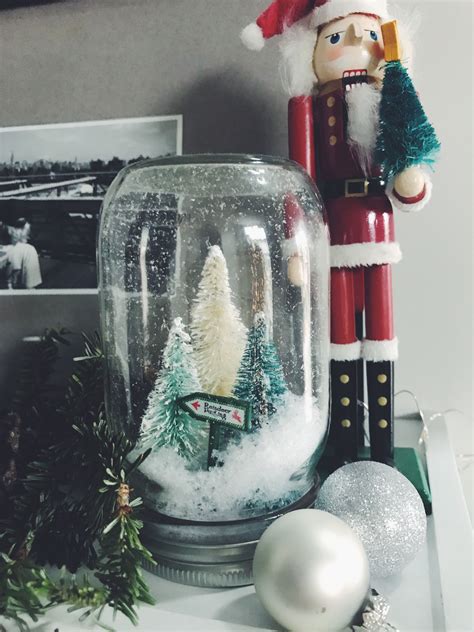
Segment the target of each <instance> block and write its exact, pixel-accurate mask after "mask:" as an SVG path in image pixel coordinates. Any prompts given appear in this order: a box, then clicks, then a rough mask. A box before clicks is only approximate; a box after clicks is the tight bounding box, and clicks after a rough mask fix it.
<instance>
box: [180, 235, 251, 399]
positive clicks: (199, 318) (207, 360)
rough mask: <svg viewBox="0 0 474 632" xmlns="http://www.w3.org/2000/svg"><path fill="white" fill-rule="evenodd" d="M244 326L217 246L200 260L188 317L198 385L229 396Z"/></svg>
mask: <svg viewBox="0 0 474 632" xmlns="http://www.w3.org/2000/svg"><path fill="white" fill-rule="evenodd" d="M246 333H247V332H246V328H245V326H244V325H243V323H242V321H241V320H240V316H239V313H238V311H237V308H236V307H235V305H234V304H233V302H232V292H231V289H230V285H229V272H228V269H227V264H226V261H225V258H224V255H223V253H222V250H221V249H220V248H219V246H212V247H211V248H210V249H209V254H208V256H207V259H206V261H205V263H204V267H203V270H202V276H201V281H200V283H199V288H198V292H197V296H196V299H195V302H194V307H193V310H192V318H191V335H192V338H193V345H194V351H195V357H196V364H197V369H198V374H199V378H200V381H201V386H202V388H203V390H204V391H205V392H206V393H209V394H212V395H219V396H221V397H229V396H231V395H232V389H233V386H234V383H235V379H236V376H237V371H238V369H239V365H240V361H241V358H242V354H243V351H244V348H245V342H246Z"/></svg>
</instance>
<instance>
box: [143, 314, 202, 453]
mask: <svg viewBox="0 0 474 632" xmlns="http://www.w3.org/2000/svg"><path fill="white" fill-rule="evenodd" d="M190 341H191V339H190V337H189V336H188V334H187V333H186V332H185V330H184V325H183V321H182V320H181V318H176V319H175V321H174V323H173V326H172V327H171V329H170V333H169V337H168V341H167V343H166V347H165V350H164V353H163V369H162V370H161V372H160V373H159V375H158V377H157V379H156V382H155V386H154V388H153V390H152V391H151V393H150V395H149V398H148V408H147V410H146V412H145V415H144V417H143V420H142V426H141V431H140V441H141V443H142V445H143V447H151V448H152V449H153V450H157V449H158V448H161V447H170V448H173V449H174V450H176V452H177V453H178V454H179V455H180V456H182V457H185V458H187V459H190V458H191V457H193V456H194V455H195V454H196V453H197V452H198V450H199V449H200V448H202V446H203V441H205V440H206V439H207V433H206V432H205V430H204V428H203V427H202V426H201V424H200V423H199V422H196V421H195V420H193V419H192V418H191V416H190V415H188V413H186V412H185V411H183V410H181V408H180V407H179V406H178V404H177V400H178V399H179V398H181V397H184V396H186V395H190V394H191V393H195V392H198V391H200V390H201V386H200V383H199V379H198V375H197V371H196V366H195V362H194V357H193V349H192V347H191V344H190Z"/></svg>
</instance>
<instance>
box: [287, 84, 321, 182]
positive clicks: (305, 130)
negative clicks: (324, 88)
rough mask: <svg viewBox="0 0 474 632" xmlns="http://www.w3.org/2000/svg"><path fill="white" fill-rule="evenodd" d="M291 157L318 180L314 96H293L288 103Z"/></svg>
mask: <svg viewBox="0 0 474 632" xmlns="http://www.w3.org/2000/svg"><path fill="white" fill-rule="evenodd" d="M288 139H289V150H290V159H291V160H294V161H295V162H297V163H299V164H300V165H301V166H302V167H303V169H305V170H306V171H307V172H308V173H309V175H310V176H311V178H313V180H316V161H315V149H314V114H313V97H311V96H306V97H293V99H290V102H289V104H288Z"/></svg>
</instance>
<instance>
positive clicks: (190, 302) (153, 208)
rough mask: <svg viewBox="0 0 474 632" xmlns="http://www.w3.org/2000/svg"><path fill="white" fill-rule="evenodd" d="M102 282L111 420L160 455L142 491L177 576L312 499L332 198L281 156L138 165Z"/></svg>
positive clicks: (323, 406) (104, 227) (104, 228)
mask: <svg viewBox="0 0 474 632" xmlns="http://www.w3.org/2000/svg"><path fill="white" fill-rule="evenodd" d="M99 276H100V300H101V322H102V336H103V344H104V351H105V355H106V366H107V370H106V391H105V399H106V410H107V416H108V419H109V420H110V423H113V424H116V425H117V426H118V427H119V428H120V430H121V431H123V432H124V433H126V434H127V435H128V436H129V437H130V438H131V439H132V440H134V441H136V450H137V453H138V452H143V451H145V450H146V449H148V448H151V449H152V452H151V454H150V456H149V457H148V458H147V459H146V460H145V462H144V463H143V464H142V466H141V468H140V470H139V472H138V475H137V479H136V480H135V481H134V488H135V493H138V494H139V495H141V496H142V497H143V498H144V501H145V505H146V507H147V510H148V514H147V520H146V528H147V531H146V533H148V537H149V540H150V541H151V545H152V547H153V541H155V545H156V547H155V548H156V550H157V555H158V556H159V555H160V554H161V555H165V556H166V557H167V558H168V560H169V559H170V558H173V555H172V554H171V553H170V552H169V551H168V552H166V546H167V545H169V546H172V547H174V558H173V559H175V561H176V560H178V561H179V563H178V562H176V564H175V565H174V567H175V569H176V568H178V567H179V568H181V570H183V568H186V563H187V562H190V561H194V562H196V563H199V565H200V567H201V568H202V564H203V563H210V564H213V565H214V566H215V565H216V564H222V563H223V560H222V559H214V558H213V559H212V560H211V559H207V558H205V556H204V557H203V553H202V549H201V550H200V553H199V555H198V556H197V557H198V558H199V559H197V558H196V555H195V553H196V551H195V550H194V549H193V551H194V553H193V552H191V553H190V552H189V546H191V547H196V546H197V547H199V546H205V545H206V544H207V545H212V547H215V545H216V543H220V544H222V545H223V546H224V547H227V549H226V551H227V553H226V555H227V556H228V553H229V548H228V546H229V544H237V543H238V542H240V543H249V542H250V541H251V540H252V538H253V539H254V540H255V539H258V537H259V535H261V533H262V532H263V530H264V528H266V526H268V524H269V522H271V520H273V519H274V518H275V517H276V516H278V515H280V514H281V513H282V512H285V511H288V510H291V509H294V508H297V507H303V506H310V505H311V504H312V502H313V501H314V497H315V489H316V484H315V480H316V478H317V475H316V465H317V463H318V461H319V458H320V457H321V454H322V451H323V449H324V446H325V440H326V436H327V431H328V401H329V308H328V305H329V243H328V236H327V227H326V224H325V221H324V212H323V205H322V202H321V198H320V197H319V194H318V192H317V190H316V189H315V187H314V185H313V184H312V182H311V181H310V179H309V178H308V177H307V175H306V174H305V173H304V172H303V171H302V170H301V169H300V168H299V167H298V166H297V165H296V164H294V163H291V162H288V161H285V160H280V159H274V158H266V157H258V156H237V155H224V156H218V155H217V156H216V155H203V156H189V157H181V158H176V157H173V158H166V159H159V160H153V161H147V162H142V163H140V164H137V165H133V166H130V167H127V168H126V169H124V170H123V171H122V172H121V173H120V174H119V175H118V177H117V178H116V180H115V182H114V183H113V185H112V186H111V188H110V190H109V192H108V194H107V197H106V199H105V201H104V206H103V211H102V215H101V223H100V234H99ZM185 527H188V529H187V530H186V528H185ZM191 527H192V528H191ZM177 542H181V543H184V544H185V545H186V547H188V548H186V547H185V549H186V550H184V549H182V550H180V551H176V550H175V549H176V546H177ZM163 551H164V552H163ZM186 551H187V552H186ZM246 554H247V557H248V558H249V559H251V555H250V554H249V552H248V550H247V553H246ZM234 557H235V556H234ZM237 557H238V555H237ZM234 562H235V559H234ZM183 565H184V566H183ZM188 570H189V568H188ZM247 571H248V569H247ZM247 571H246V572H247ZM167 576H168V577H170V578H172V579H173V578H174V579H176V578H177V579H178V580H179V579H180V577H178V576H177V575H176V576H172V575H169V574H168V575H167ZM183 577H184V576H182V577H181V579H182V580H183V581H188V582H190V583H207V585H230V584H231V583H234V584H235V583H248V582H247V581H246V580H245V578H244V579H242V580H235V581H230V580H229V579H228V578H227V579H226V580H225V581H223V582H222V583H221V584H220V583H219V581H218V580H216V581H214V580H210V579H209V577H207V579H203V577H202V576H200V578H199V577H198V578H196V577H197V576H193V578H191V579H189V574H188V576H187V577H188V579H183ZM247 579H248V578H247Z"/></svg>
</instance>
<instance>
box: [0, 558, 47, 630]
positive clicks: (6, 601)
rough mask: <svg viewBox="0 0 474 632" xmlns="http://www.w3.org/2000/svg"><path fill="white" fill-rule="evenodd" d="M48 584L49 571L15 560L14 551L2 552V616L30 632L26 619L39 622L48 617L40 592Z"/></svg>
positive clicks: (27, 561) (30, 563) (0, 606)
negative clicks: (41, 618) (26, 617)
mask: <svg viewBox="0 0 474 632" xmlns="http://www.w3.org/2000/svg"><path fill="white" fill-rule="evenodd" d="M48 583H49V580H48V578H47V576H46V573H45V571H44V570H43V569H41V568H39V567H37V566H36V565H34V564H33V563H32V562H31V561H30V560H29V559H20V560H18V559H15V558H14V557H13V551H10V552H9V553H0V616H2V617H4V618H5V619H7V620H8V619H9V620H11V621H14V622H15V623H16V625H17V627H18V629H19V630H20V631H21V632H28V630H29V626H28V623H27V621H26V620H25V619H24V616H25V615H26V616H28V617H30V618H31V619H32V620H33V621H37V620H38V618H39V617H40V616H42V615H43V614H44V604H43V602H42V600H41V597H40V592H41V591H42V590H44V588H45V587H46V586H47V585H48Z"/></svg>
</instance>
